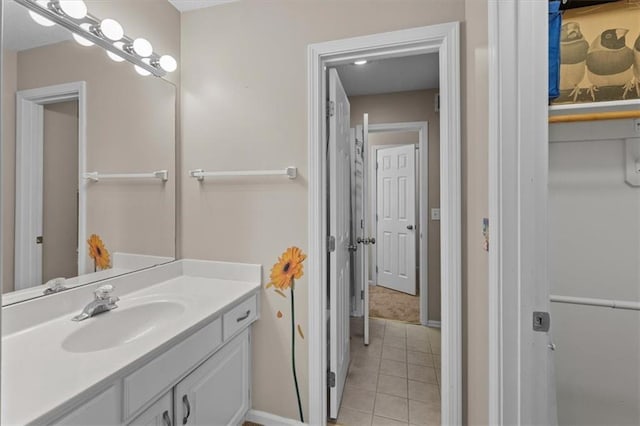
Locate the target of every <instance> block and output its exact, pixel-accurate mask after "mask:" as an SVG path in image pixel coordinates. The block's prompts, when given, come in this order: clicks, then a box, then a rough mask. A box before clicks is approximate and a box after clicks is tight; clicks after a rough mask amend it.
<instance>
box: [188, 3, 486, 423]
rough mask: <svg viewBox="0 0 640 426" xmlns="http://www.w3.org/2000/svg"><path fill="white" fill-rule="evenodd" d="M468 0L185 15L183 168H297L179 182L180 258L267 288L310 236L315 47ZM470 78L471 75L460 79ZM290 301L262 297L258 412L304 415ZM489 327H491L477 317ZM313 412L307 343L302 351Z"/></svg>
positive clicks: (302, 299) (432, 16)
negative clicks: (310, 57) (218, 265)
mask: <svg viewBox="0 0 640 426" xmlns="http://www.w3.org/2000/svg"><path fill="white" fill-rule="evenodd" d="M464 14H465V3H464V1H463V0H429V1H426V0H406V1H393V2H390V1H369V2H362V1H347V2H345V1H340V2H338V1H298V2H294V1H288V0H272V1H264V0H244V1H239V2H236V3H229V4H225V5H222V6H218V7H214V8H209V9H203V10H198V11H195V12H188V13H184V14H183V15H182V81H181V85H182V110H181V116H182V129H183V132H182V139H183V140H184V145H183V147H182V149H183V152H182V155H183V161H182V165H183V168H184V170H185V171H186V170H189V169H195V168H205V169H208V170H233V169H263V168H267V169H269V168H280V167H285V166H288V165H295V166H297V167H298V170H299V178H298V179H296V180H294V181H288V180H286V179H268V180H267V179H245V180H241V179H234V180H231V181H223V182H211V181H210V182H206V183H204V184H199V183H198V182H196V181H195V180H192V179H189V180H186V181H185V182H184V183H183V186H182V198H183V202H182V204H181V206H182V215H183V220H182V221H181V222H180V223H181V227H182V244H181V245H182V250H183V255H184V257H192V258H201V259H217V260H228V261H240V262H256V263H261V264H263V265H264V270H263V271H264V272H263V277H264V281H265V282H266V281H267V278H268V274H269V270H270V268H271V266H272V264H273V262H274V261H275V260H276V259H277V256H278V255H279V254H280V253H281V252H282V251H283V250H284V249H285V248H286V247H287V246H290V245H298V246H300V247H302V248H303V249H304V250H305V251H306V249H307V247H308V241H307V235H308V229H307V195H308V194H307V176H308V175H307V69H306V68H307V66H306V59H307V46H308V44H310V43H316V42H321V41H327V40H334V39H340V38H345V37H351V36H357V35H365V34H372V33H379V32H385V31H391V30H397V29H402V28H409V27H417V26H424V25H430V24H435V23H441V22H449V21H462V20H464ZM463 75H464V74H463ZM307 283H308V282H307V279H306V277H305V278H303V279H301V280H299V281H298V282H296V301H297V303H298V304H297V312H296V319H298V320H299V323H300V324H301V327H302V329H303V330H305V331H306V330H307V311H308V309H307V306H306V301H307ZM287 303H288V300H286V299H283V298H282V297H280V296H278V295H276V294H275V293H273V292H271V291H269V292H266V291H265V292H264V293H263V294H262V314H261V319H260V321H259V322H258V323H257V324H256V326H255V329H254V333H253V343H254V345H253V348H254V349H253V406H254V408H256V409H258V410H265V411H268V412H272V413H275V414H278V415H282V416H286V417H290V418H296V417H297V408H296V402H295V401H296V399H295V394H294V390H293V385H292V380H291V366H290V361H289V360H290V353H289V351H290V348H289V330H288V328H287V323H286V317H285V319H280V320H279V319H277V318H276V312H277V311H278V310H281V311H282V312H285V313H286V312H288V309H289V308H288V305H287ZM478 321H482V322H485V319H484V318H483V319H478ZM296 355H297V362H298V372H299V376H298V377H299V379H300V385H301V390H302V398H303V406H304V409H305V412H306V413H308V404H307V402H308V401H307V389H308V371H307V368H308V365H307V355H308V350H307V345H304V344H298V345H297V352H296Z"/></svg>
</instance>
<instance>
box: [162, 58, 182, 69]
mask: <svg viewBox="0 0 640 426" xmlns="http://www.w3.org/2000/svg"><path fill="white" fill-rule="evenodd" d="M160 67H162V69H163V70H165V71H166V72H174V71H175V70H177V69H178V63H177V62H176V60H175V59H174V58H173V56H171V55H162V56H160Z"/></svg>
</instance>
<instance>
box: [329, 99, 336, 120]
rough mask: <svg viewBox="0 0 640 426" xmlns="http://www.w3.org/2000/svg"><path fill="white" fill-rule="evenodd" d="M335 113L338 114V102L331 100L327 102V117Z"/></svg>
mask: <svg viewBox="0 0 640 426" xmlns="http://www.w3.org/2000/svg"><path fill="white" fill-rule="evenodd" d="M334 115H336V103H335V102H333V101H329V103H328V104H327V117H333V116H334Z"/></svg>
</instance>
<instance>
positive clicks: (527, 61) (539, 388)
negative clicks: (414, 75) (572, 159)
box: [488, 0, 557, 425]
mask: <svg viewBox="0 0 640 426" xmlns="http://www.w3.org/2000/svg"><path fill="white" fill-rule="evenodd" d="M488 18H489V26H488V27H489V223H490V226H491V232H490V234H491V243H490V249H489V424H491V425H521V424H544V425H554V424H557V419H556V417H555V386H554V381H553V377H552V375H551V373H552V371H553V368H552V362H553V359H552V358H551V351H550V349H549V348H548V345H549V344H550V343H551V342H550V338H549V334H548V333H546V332H536V331H533V330H532V328H533V327H532V323H533V315H532V314H533V312H534V311H545V312H549V289H548V286H549V284H548V278H547V234H546V232H547V226H546V220H547V198H548V197H547V170H548V136H549V135H548V107H547V106H548V98H547V94H548V68H547V64H548V38H547V34H548V2H547V1H513V2H506V1H502V0H489V17H488ZM551 323H552V324H553V321H551Z"/></svg>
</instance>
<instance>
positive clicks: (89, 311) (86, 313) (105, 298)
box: [72, 284, 120, 321]
mask: <svg viewBox="0 0 640 426" xmlns="http://www.w3.org/2000/svg"><path fill="white" fill-rule="evenodd" d="M112 292H113V286H112V285H110V284H106V285H102V286H100V287H98V288H97V289H96V291H94V292H93V294H94V295H95V299H94V300H93V301H92V302H91V303H89V304H88V305H87V306H85V307H84V309H83V310H82V312H81V313H80V314H79V315H76V316H75V317H73V318H72V320H73V321H82V320H86V319H87V318H91V317H92V316H94V315H98V314H100V313H102V312H106V311H110V310H112V309H115V308H117V307H118V305H116V302H117V301H118V300H120V298H119V297H117V296H111V293H112Z"/></svg>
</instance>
